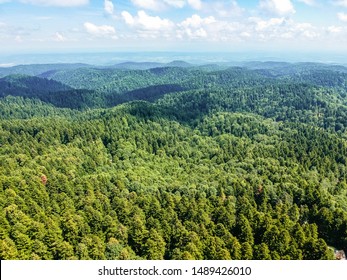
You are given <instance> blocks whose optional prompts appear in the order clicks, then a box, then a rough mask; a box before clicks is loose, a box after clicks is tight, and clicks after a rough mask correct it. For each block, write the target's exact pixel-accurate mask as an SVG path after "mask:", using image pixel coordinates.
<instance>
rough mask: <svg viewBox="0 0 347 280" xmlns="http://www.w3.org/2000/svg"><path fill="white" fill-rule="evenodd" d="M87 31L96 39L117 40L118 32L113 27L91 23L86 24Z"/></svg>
mask: <svg viewBox="0 0 347 280" xmlns="http://www.w3.org/2000/svg"><path fill="white" fill-rule="evenodd" d="M84 28H85V30H86V31H87V32H88V33H89V34H91V35H93V36H96V37H108V36H111V37H112V38H116V36H115V34H116V30H115V28H114V27H113V26H110V25H95V24H93V23H90V22H85V23H84Z"/></svg>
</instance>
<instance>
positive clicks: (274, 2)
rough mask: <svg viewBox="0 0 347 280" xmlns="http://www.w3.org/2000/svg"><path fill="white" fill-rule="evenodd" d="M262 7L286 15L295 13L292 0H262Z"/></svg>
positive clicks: (273, 12)
mask: <svg viewBox="0 0 347 280" xmlns="http://www.w3.org/2000/svg"><path fill="white" fill-rule="evenodd" d="M259 6H260V8H261V9H262V10H264V11H266V12H268V13H271V14H276V15H279V16H286V15H290V14H294V13H295V9H294V6H293V4H292V2H291V1H290V0H260V4H259Z"/></svg>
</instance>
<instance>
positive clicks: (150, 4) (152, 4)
mask: <svg viewBox="0 0 347 280" xmlns="http://www.w3.org/2000/svg"><path fill="white" fill-rule="evenodd" d="M131 2H132V3H133V4H134V5H135V6H136V7H139V8H141V9H146V10H154V11H159V10H162V9H164V7H165V4H164V3H163V2H162V1H158V0H131Z"/></svg>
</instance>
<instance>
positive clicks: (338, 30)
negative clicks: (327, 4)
mask: <svg viewBox="0 0 347 280" xmlns="http://www.w3.org/2000/svg"><path fill="white" fill-rule="evenodd" d="M326 30H327V32H328V33H330V34H338V33H341V32H342V27H341V26H335V25H331V26H329V27H328V28H327V29H326Z"/></svg>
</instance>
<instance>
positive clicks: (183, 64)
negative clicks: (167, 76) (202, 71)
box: [166, 60, 194, 68]
mask: <svg viewBox="0 0 347 280" xmlns="http://www.w3.org/2000/svg"><path fill="white" fill-rule="evenodd" d="M192 66H194V65H193V64H190V63H188V62H185V61H182V60H174V61H172V62H170V63H167V64H166V67H183V68H187V67H192Z"/></svg>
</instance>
